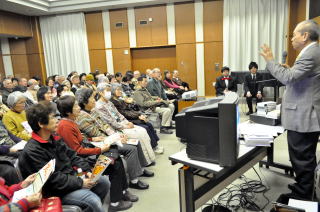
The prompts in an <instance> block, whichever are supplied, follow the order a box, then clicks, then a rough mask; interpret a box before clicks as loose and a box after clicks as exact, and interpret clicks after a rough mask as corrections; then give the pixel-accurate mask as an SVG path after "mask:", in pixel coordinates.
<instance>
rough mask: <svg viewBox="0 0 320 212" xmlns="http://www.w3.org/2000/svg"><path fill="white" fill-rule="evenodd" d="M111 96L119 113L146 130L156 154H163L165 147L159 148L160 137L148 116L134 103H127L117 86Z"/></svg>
mask: <svg viewBox="0 0 320 212" xmlns="http://www.w3.org/2000/svg"><path fill="white" fill-rule="evenodd" d="M111 94H112V98H111V100H110V101H111V102H112V103H113V105H114V106H115V107H116V108H117V110H118V111H119V113H121V114H122V115H123V116H124V117H125V118H126V119H127V120H129V121H131V122H132V123H134V124H135V125H138V126H140V127H143V128H145V129H146V130H147V132H148V135H149V137H150V139H151V146H152V148H153V149H154V151H155V153H158V154H162V153H163V147H159V146H158V141H159V137H158V135H157V133H156V131H155V130H154V128H153V126H152V124H150V123H149V122H148V120H147V116H145V115H143V114H142V112H141V111H140V109H139V106H138V105H135V104H134V103H133V102H132V103H131V104H129V103H127V102H125V101H124V100H123V99H122V88H121V87H120V86H119V85H117V84H114V85H112V87H111Z"/></svg>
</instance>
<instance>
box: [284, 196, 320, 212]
mask: <svg viewBox="0 0 320 212" xmlns="http://www.w3.org/2000/svg"><path fill="white" fill-rule="evenodd" d="M288 205H289V206H291V207H296V208H301V209H304V210H305V211H306V212H318V203H317V202H311V201H303V200H296V199H289V204H288Z"/></svg>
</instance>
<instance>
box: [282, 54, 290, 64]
mask: <svg viewBox="0 0 320 212" xmlns="http://www.w3.org/2000/svg"><path fill="white" fill-rule="evenodd" d="M287 56H288V53H287V51H283V52H282V60H281V63H282V64H285V63H286V60H287Z"/></svg>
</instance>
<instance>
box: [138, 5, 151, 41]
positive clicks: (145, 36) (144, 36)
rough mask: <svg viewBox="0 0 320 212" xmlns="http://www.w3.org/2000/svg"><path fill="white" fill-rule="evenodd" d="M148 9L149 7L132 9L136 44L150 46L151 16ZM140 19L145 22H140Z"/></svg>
mask: <svg viewBox="0 0 320 212" xmlns="http://www.w3.org/2000/svg"><path fill="white" fill-rule="evenodd" d="M150 11H151V8H150V7H147V8H145V7H143V8H136V9H134V14H135V19H136V20H135V21H136V22H135V25H136V36H137V46H152V28H151V24H152V22H150V21H149V18H150V17H151V16H150V13H151V12H150ZM140 21H146V22H147V24H140Z"/></svg>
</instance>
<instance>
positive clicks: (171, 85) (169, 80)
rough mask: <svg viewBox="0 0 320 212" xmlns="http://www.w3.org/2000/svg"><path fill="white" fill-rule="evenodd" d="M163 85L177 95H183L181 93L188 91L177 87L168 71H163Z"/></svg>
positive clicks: (179, 86) (180, 86)
mask: <svg viewBox="0 0 320 212" xmlns="http://www.w3.org/2000/svg"><path fill="white" fill-rule="evenodd" d="M163 82H164V84H165V85H166V86H167V87H168V88H172V89H173V90H174V91H175V92H177V93H178V94H179V95H181V94H183V92H185V91H188V89H187V88H184V87H183V86H182V85H177V84H176V83H175V82H174V81H173V80H172V77H171V73H170V71H168V70H165V71H164V80H163Z"/></svg>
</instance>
